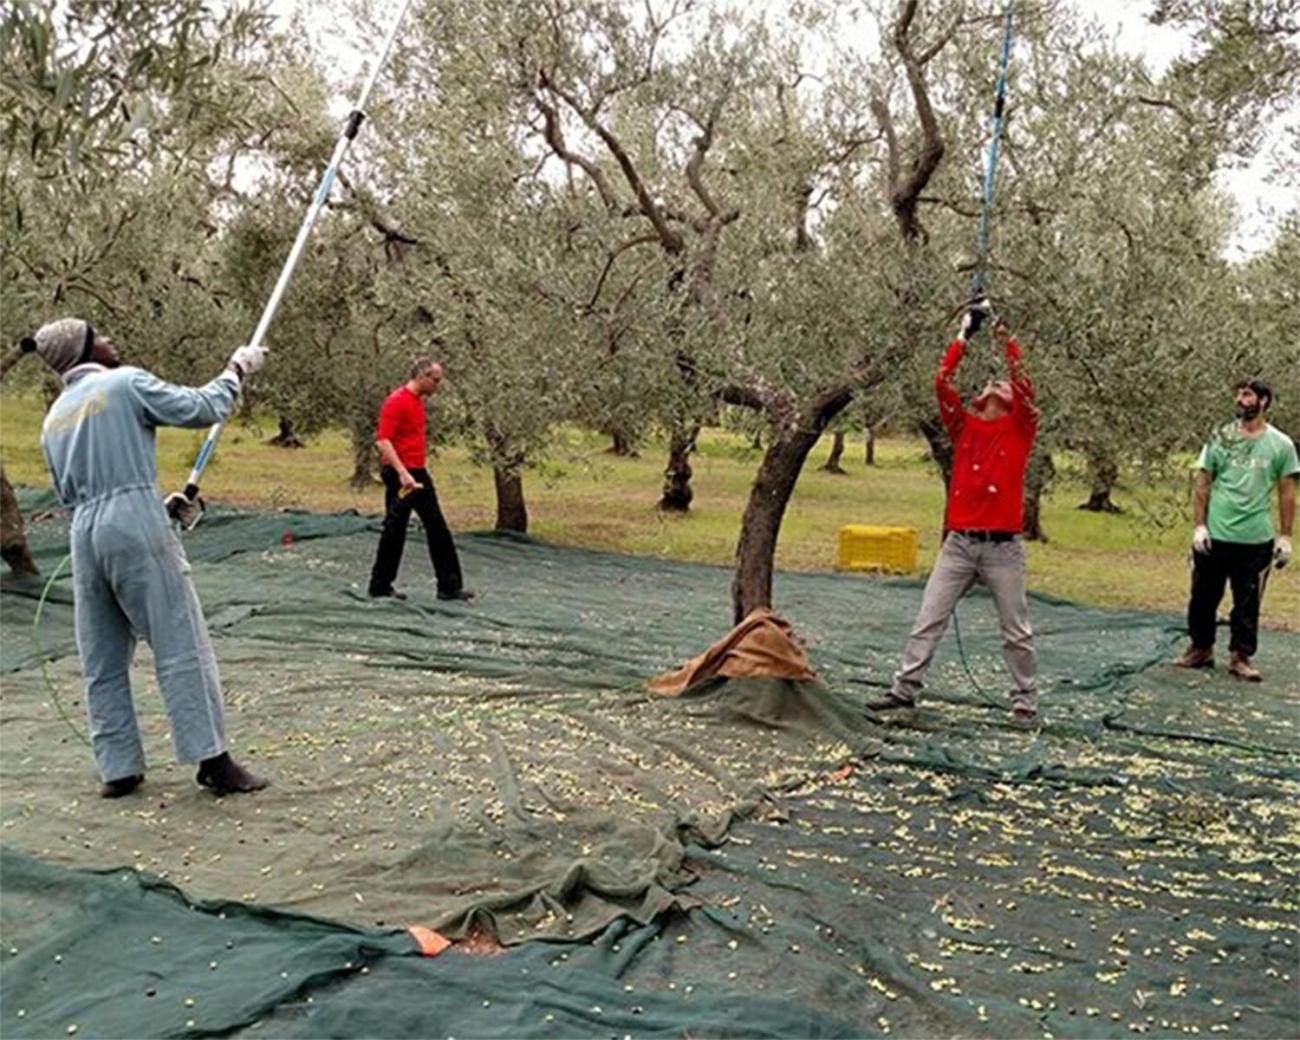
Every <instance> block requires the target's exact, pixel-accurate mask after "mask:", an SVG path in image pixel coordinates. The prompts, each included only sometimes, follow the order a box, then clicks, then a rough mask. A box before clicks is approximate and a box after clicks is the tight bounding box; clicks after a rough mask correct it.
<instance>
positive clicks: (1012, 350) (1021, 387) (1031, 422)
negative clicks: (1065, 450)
mask: <svg viewBox="0 0 1300 1040" xmlns="http://www.w3.org/2000/svg"><path fill="white" fill-rule="evenodd" d="M994 335H996V336H997V337H998V339H1000V340H1001V341H1002V349H1003V351H1004V353H1005V355H1006V359H1007V380H1008V381H1009V382H1010V383H1011V414H1012V415H1014V416H1015V417H1016V419H1017V420H1018V421H1019V422H1020V423H1021V424H1022V425H1024V426H1025V427H1026V429H1028V430H1029V431H1030V432H1031V433H1032V432H1033V431H1035V430H1037V429H1038V418H1039V416H1040V415H1041V414H1042V413H1041V412H1039V410H1038V408H1037V406H1036V405H1035V404H1034V384H1033V382H1032V380H1030V378H1029V373H1028V372H1027V371H1026V370H1025V365H1024V358H1023V355H1022V354H1021V351H1020V344H1019V343H1018V342H1017V341H1016V337H1015V336H1013V335H1012V334H1011V330H1010V329H1009V328H1008V327H1007V326H1006V325H1004V324H1002V323H1001V322H999V323H998V325H997V327H996V328H995V329H994Z"/></svg>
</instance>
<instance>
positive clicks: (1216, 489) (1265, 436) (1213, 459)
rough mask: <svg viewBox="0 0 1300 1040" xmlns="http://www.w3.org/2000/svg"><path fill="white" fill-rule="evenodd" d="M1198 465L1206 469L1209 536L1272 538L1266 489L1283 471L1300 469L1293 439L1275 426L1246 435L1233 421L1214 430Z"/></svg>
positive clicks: (1287, 473) (1243, 539)
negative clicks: (1254, 435) (1208, 488)
mask: <svg viewBox="0 0 1300 1040" xmlns="http://www.w3.org/2000/svg"><path fill="white" fill-rule="evenodd" d="M1196 468H1197V469H1203V470H1208V471H1209V473H1210V474H1211V475H1212V476H1213V478H1214V480H1213V483H1211V484H1210V511H1209V516H1208V517H1207V519H1206V522H1205V525H1206V526H1207V527H1208V528H1209V529H1210V537H1211V538H1212V539H1215V540H1219V541H1224V542H1244V543H1246V544H1258V543H1260V542H1269V541H1272V540H1273V510H1272V508H1271V501H1270V492H1271V491H1272V490H1273V486H1274V485H1275V484H1276V483H1277V482H1278V481H1279V480H1281V479H1282V478H1283V477H1287V476H1292V477H1293V476H1296V475H1297V474H1300V458H1298V457H1297V456H1296V449H1295V442H1294V441H1292V440H1291V438H1290V437H1288V436H1287V435H1286V434H1285V433H1283V432H1282V431H1281V430H1279V429H1277V428H1276V427H1273V426H1268V425H1265V427H1264V431H1263V433H1261V434H1260V435H1259V436H1258V437H1247V436H1245V435H1244V434H1243V433H1242V432H1241V427H1240V426H1238V425H1237V424H1236V423H1233V424H1231V425H1230V426H1225V427H1224V428H1223V429H1222V430H1221V431H1216V433H1215V434H1214V436H1213V437H1211V438H1210V439H1209V441H1207V442H1206V445H1205V447H1204V448H1202V449H1201V454H1200V457H1199V458H1198V459H1197V460H1196Z"/></svg>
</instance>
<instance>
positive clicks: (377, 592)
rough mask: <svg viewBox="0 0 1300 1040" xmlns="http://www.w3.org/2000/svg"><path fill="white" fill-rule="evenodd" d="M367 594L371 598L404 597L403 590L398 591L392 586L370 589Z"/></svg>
mask: <svg viewBox="0 0 1300 1040" xmlns="http://www.w3.org/2000/svg"><path fill="white" fill-rule="evenodd" d="M369 596H370V598H371V599H406V593H405V592H398V591H397V590H396V589H394V588H388V589H371V590H370V592H369Z"/></svg>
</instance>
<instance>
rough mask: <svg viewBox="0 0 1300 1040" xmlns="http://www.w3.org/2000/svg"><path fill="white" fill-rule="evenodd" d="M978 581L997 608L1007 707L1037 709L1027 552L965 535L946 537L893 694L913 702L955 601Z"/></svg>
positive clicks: (1015, 542) (1017, 543)
mask: <svg viewBox="0 0 1300 1040" xmlns="http://www.w3.org/2000/svg"><path fill="white" fill-rule="evenodd" d="M976 581H982V582H983V583H984V584H985V586H986V587H987V588H988V590H989V592H990V593H992V595H993V602H994V603H996V604H997V608H998V620H999V621H1000V622H1001V623H1002V656H1003V659H1004V660H1005V661H1006V663H1007V671H1008V672H1010V673H1011V706H1012V707H1013V708H1020V709H1028V710H1034V709H1036V708H1037V706H1038V681H1037V678H1036V675H1037V661H1036V657H1035V654H1034V633H1033V630H1032V629H1031V628H1030V627H1029V603H1028V600H1027V599H1026V598H1025V548H1024V546H1023V545H1022V544H1021V542H1020V539H1019V538H1016V539H1014V540H1012V541H1009V542H981V541H977V540H976V539H974V538H970V537H968V536H967V535H964V534H956V533H953V534H949V535H948V537H947V538H945V539H944V542H943V547H942V548H941V549H940V550H939V558H938V559H937V560H936V561H935V564H934V570H933V571H931V572H930V580H929V581H927V582H926V584H925V595H924V596H923V597H922V599H921V611H920V613H918V614H917V616H916V621H915V622H914V623H913V625H912V633H911V635H910V636H909V637H908V640H907V647H906V649H905V650H904V651H903V665H902V667H901V668H899V670H898V671H897V672H895V673H894V685H893V689H892V691H891V693H892V695H893V696H894V697H896V698H898V699H899V700H904V701H915V700H916V698H917V696H918V695H919V694H920V692H921V686H922V680H923V679H924V678H925V672H926V669H927V668H929V667H930V661H931V659H932V658H933V657H934V651H935V648H936V647H937V646H938V645H939V640H940V639H941V638H942V637H943V632H944V629H945V628H947V627H948V618H949V617H951V616H952V612H953V610H954V609H956V607H957V601H958V600H960V599H961V598H962V596H964V595H966V593H967V592H968V591H969V590H970V588H971V586H972V585H974V584H975V582H976Z"/></svg>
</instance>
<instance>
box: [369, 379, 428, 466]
mask: <svg viewBox="0 0 1300 1040" xmlns="http://www.w3.org/2000/svg"><path fill="white" fill-rule="evenodd" d="M375 440H377V441H392V442H393V450H394V451H395V452H397V457H398V458H399V459H401V460H402V465H403V466H405V467H406V468H407V469H423V468H424V452H425V444H424V400H423V398H421V397H420V395H419V394H413V393H411V391H410V390H408V389H407V388H406V384H405V383H403V384H402V385H401V386H399V387H398V388H397V389H396V390H394V391H393V392H392V393H391V394H389V395H388V396H387V397H386V398H384V403H383V404H382V405H381V406H380V408H379V428H378V429H377V430H376V431H375Z"/></svg>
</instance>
